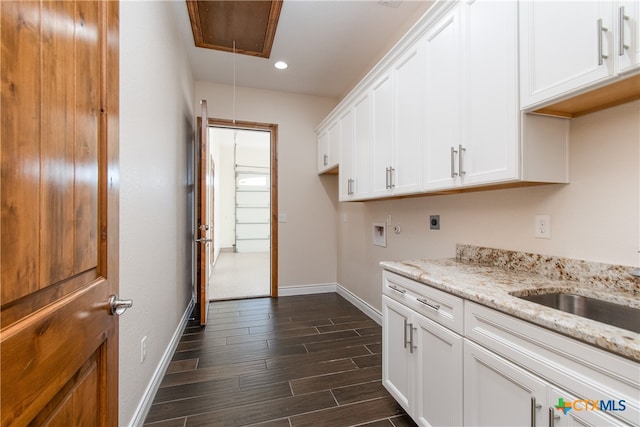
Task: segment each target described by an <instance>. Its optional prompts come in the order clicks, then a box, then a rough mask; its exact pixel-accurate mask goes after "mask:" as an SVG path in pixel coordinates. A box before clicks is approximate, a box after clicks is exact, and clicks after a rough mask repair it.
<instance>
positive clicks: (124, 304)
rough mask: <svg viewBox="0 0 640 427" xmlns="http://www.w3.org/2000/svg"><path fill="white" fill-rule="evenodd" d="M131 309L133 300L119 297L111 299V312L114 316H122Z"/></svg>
mask: <svg viewBox="0 0 640 427" xmlns="http://www.w3.org/2000/svg"><path fill="white" fill-rule="evenodd" d="M131 307H133V300H130V299H120V298H118V295H111V296H110V297H109V311H110V312H111V314H113V315H116V316H120V315H121V314H122V313H124V312H125V311H127V309H128V308H131Z"/></svg>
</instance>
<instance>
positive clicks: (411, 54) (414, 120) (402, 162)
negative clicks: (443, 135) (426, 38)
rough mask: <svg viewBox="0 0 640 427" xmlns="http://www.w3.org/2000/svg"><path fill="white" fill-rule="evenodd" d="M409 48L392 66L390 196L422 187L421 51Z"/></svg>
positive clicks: (417, 48)
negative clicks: (392, 103)
mask: <svg viewBox="0 0 640 427" xmlns="http://www.w3.org/2000/svg"><path fill="white" fill-rule="evenodd" d="M420 46H421V45H420V44H419V43H416V44H415V45H414V46H412V47H411V48H410V49H409V50H408V51H407V52H406V53H405V54H404V55H402V56H401V57H400V58H399V60H398V61H397V62H396V63H395V64H394V66H393V84H394V91H393V101H394V107H395V111H394V116H393V117H394V126H393V130H394V134H395V138H394V150H393V154H394V156H393V167H392V171H391V177H390V179H391V184H392V187H393V193H394V194H406V193H416V192H418V191H420V190H421V187H422V81H423V74H424V63H423V61H422V59H423V52H422V49H421V47H420Z"/></svg>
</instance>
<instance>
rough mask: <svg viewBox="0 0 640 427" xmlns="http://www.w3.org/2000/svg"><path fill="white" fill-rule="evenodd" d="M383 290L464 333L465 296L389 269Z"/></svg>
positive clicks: (383, 283) (383, 274)
mask: <svg viewBox="0 0 640 427" xmlns="http://www.w3.org/2000/svg"><path fill="white" fill-rule="evenodd" d="M382 293H383V294H384V295H386V296H388V297H389V298H393V299H394V300H396V301H398V302H400V303H402V304H404V305H406V306H407V307H410V308H411V309H413V310H415V311H416V312H418V313H420V314H421V315H423V316H425V317H427V318H429V319H431V320H433V321H434V322H437V323H439V324H440V325H442V326H444V327H446V328H449V329H451V330H452V331H454V332H457V333H458V334H461V335H462V333H463V330H464V320H463V314H464V304H463V300H462V298H459V297H457V296H454V295H451V294H448V293H446V292H443V291H441V290H439V289H435V288H432V287H431V286H429V285H425V284H423V283H419V282H416V281H415V280H411V279H408V278H406V277H403V276H400V275H399V274H396V273H392V272H390V271H386V270H385V271H384V272H383V273H382Z"/></svg>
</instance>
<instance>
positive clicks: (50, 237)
mask: <svg viewBox="0 0 640 427" xmlns="http://www.w3.org/2000/svg"><path fill="white" fill-rule="evenodd" d="M0 16H1V20H0V34H1V35H0V41H1V45H2V58H1V63H2V65H1V73H2V77H1V80H2V99H1V102H2V112H1V126H2V129H1V141H2V147H1V156H2V159H1V168H2V169H1V179H2V181H1V190H0V194H1V206H2V209H1V211H2V217H1V218H2V222H1V238H0V248H1V263H0V264H1V267H0V269H1V270H0V278H1V280H2V286H1V292H0V295H1V298H2V299H1V330H0V353H1V355H2V358H1V361H0V363H1V391H0V393H1V398H0V399H1V405H2V406H1V408H0V413H1V424H2V425H3V426H10V425H16V426H22V425H38V426H43V425H52V426H58V425H59V426H117V425H118V389H117V383H118V318H117V316H115V315H112V314H111V312H110V305H109V303H108V300H109V297H110V296H111V295H114V294H116V293H117V290H118V179H119V178H118V169H117V166H118V165H117V160H118V3H117V2H112V1H105V2H100V1H91V2H87V1H78V2H75V1H73V2H72V1H1V2H0Z"/></svg>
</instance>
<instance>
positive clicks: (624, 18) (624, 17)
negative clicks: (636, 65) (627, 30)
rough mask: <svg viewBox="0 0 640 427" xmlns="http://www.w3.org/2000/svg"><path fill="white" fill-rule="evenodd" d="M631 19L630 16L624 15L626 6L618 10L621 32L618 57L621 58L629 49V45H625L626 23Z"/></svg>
mask: <svg viewBox="0 0 640 427" xmlns="http://www.w3.org/2000/svg"><path fill="white" fill-rule="evenodd" d="M629 19H630V18H629V16H628V15H625V13H624V6H620V9H618V28H619V31H620V34H619V35H620V37H619V38H618V55H620V56H623V55H624V50H625V49H629V45H627V44H624V21H627V20H629Z"/></svg>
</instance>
